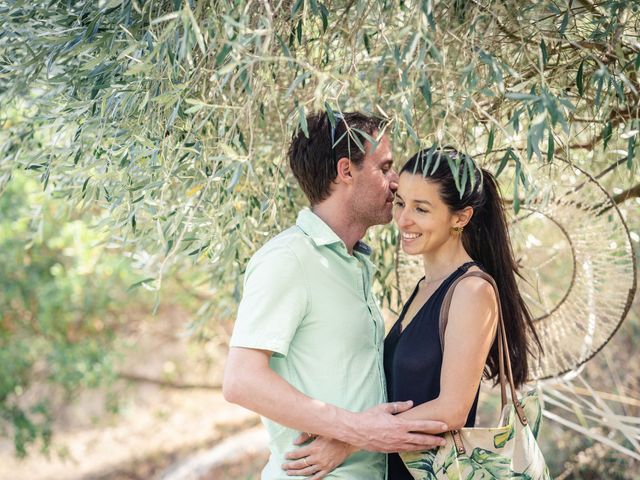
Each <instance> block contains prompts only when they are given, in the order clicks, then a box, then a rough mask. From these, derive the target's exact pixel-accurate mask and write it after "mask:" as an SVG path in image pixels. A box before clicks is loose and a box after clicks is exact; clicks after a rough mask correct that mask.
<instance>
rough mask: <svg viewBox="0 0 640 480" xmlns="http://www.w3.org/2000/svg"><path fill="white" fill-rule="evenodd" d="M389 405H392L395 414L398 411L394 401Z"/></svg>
mask: <svg viewBox="0 0 640 480" xmlns="http://www.w3.org/2000/svg"><path fill="white" fill-rule="evenodd" d="M391 405H393V414H394V415H395V414H396V413H398V407H397V406H396V402H393V403H392V404H391Z"/></svg>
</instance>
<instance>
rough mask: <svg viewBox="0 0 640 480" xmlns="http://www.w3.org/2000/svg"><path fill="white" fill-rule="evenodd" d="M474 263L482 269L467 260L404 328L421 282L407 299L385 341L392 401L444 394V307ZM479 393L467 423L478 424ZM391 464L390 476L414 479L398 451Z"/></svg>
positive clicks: (390, 478) (391, 478) (415, 401)
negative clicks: (445, 297) (442, 382)
mask: <svg viewBox="0 0 640 480" xmlns="http://www.w3.org/2000/svg"><path fill="white" fill-rule="evenodd" d="M473 265H475V266H477V267H479V268H480V269H482V267H481V266H480V265H479V264H477V263H476V262H467V263H465V264H464V265H461V266H460V267H458V269H457V270H456V271H455V272H453V273H452V274H451V275H449V276H448V277H447V278H446V279H445V280H444V281H443V282H442V283H441V284H440V286H439V287H438V288H437V289H436V291H435V292H433V294H432V295H431V296H430V297H429V298H428V299H427V301H426V302H425V304H424V305H423V306H422V307H421V308H420V310H418V312H417V313H416V314H415V317H414V318H413V320H411V322H410V323H409V324H408V325H407V326H406V327H405V329H404V330H403V331H402V332H401V331H400V329H401V322H402V319H403V318H404V316H405V314H406V312H407V308H408V307H409V305H410V304H411V302H412V301H413V299H414V297H415V296H416V293H418V285H419V284H420V282H418V285H416V287H415V289H414V290H413V293H412V294H411V297H410V298H409V300H408V301H407V303H405V305H404V307H403V309H402V312H401V313H400V317H399V318H398V320H397V321H396V323H395V325H394V326H393V327H392V328H391V330H390V331H389V333H388V335H387V338H385V341H384V371H385V375H386V377H387V396H388V398H389V401H390V402H400V401H405V400H413V405H414V406H416V405H420V404H422V403H426V402H429V401H431V400H434V399H436V398H438V395H440V371H441V370H442V347H441V346H440V307H441V305H442V301H443V300H444V296H445V295H446V293H447V290H448V289H449V287H450V286H451V284H452V283H453V282H454V281H455V280H456V279H457V278H459V277H460V276H461V275H463V274H464V273H466V272H467V270H468V269H469V268H470V267H471V266H473ZM479 392H480V390H479V389H478V393H479ZM478 393H476V398H475V400H474V401H473V405H472V407H471V410H470V411H469V415H468V417H467V422H466V424H465V426H466V427H473V426H474V424H475V420H476V409H477V407H478ZM388 465H389V475H388V480H405V479H406V480H413V477H412V476H411V474H410V473H409V470H407V468H406V467H405V466H404V463H402V460H401V459H400V456H399V455H398V454H397V453H391V454H389V463H388Z"/></svg>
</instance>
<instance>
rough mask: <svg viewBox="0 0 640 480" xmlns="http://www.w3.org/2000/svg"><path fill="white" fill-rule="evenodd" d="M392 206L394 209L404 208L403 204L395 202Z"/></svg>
mask: <svg viewBox="0 0 640 480" xmlns="http://www.w3.org/2000/svg"><path fill="white" fill-rule="evenodd" d="M393 206H394V207H404V203H402V202H400V201H398V200H396V201H395V202H393Z"/></svg>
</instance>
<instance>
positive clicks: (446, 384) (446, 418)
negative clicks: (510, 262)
mask: <svg viewBox="0 0 640 480" xmlns="http://www.w3.org/2000/svg"><path fill="white" fill-rule="evenodd" d="M497 325H498V302H497V300H496V297H495V292H494V290H493V287H492V286H491V284H489V283H488V282H487V281H485V280H483V279H481V278H478V277H469V278H465V279H463V280H461V281H460V283H458V285H457V287H456V289H455V291H454V293H453V298H452V299H451V307H450V309H449V321H448V323H447V328H446V331H445V340H444V355H443V360H442V371H441V376H440V395H439V396H438V398H436V399H434V400H432V401H430V402H427V403H423V404H422V405H418V406H416V407H414V408H412V409H411V410H408V411H406V412H404V413H402V414H400V416H401V417H402V418H407V419H416V420H417V419H427V418H428V419H430V420H440V421H443V422H444V423H446V424H447V425H448V426H449V428H450V429H452V430H456V429H458V428H461V427H463V426H464V424H465V422H466V420H467V416H468V415H469V410H471V406H472V405H473V401H474V399H475V396H476V392H477V391H478V385H479V384H480V380H481V379H482V372H483V370H484V366H485V363H486V360H487V355H488V354H489V350H490V348H491V345H492V343H493V339H494V337H495V332H496V328H497ZM416 381H418V379H416Z"/></svg>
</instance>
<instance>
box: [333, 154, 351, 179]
mask: <svg viewBox="0 0 640 480" xmlns="http://www.w3.org/2000/svg"><path fill="white" fill-rule="evenodd" d="M352 168H353V165H352V164H351V161H350V160H349V159H348V158H347V157H342V158H341V159H340V160H338V165H337V166H336V169H337V176H336V181H340V182H343V183H347V184H350V183H353V176H352V175H351V169H352Z"/></svg>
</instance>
